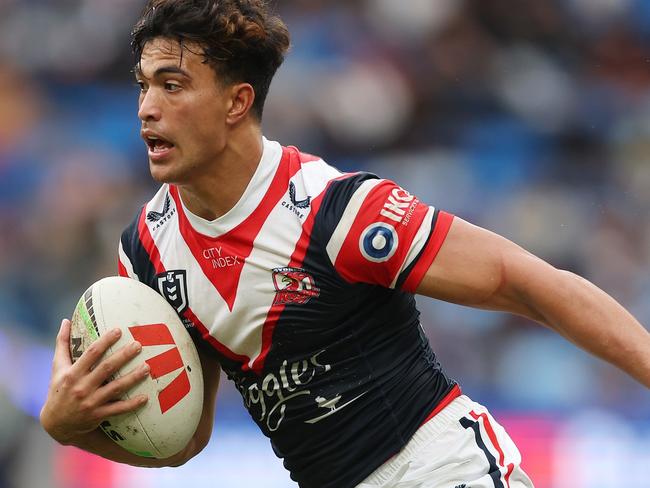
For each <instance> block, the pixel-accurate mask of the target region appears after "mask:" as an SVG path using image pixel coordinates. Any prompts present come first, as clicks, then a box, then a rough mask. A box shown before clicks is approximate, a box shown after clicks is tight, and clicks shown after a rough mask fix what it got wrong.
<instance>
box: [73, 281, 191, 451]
mask: <svg viewBox="0 0 650 488" xmlns="http://www.w3.org/2000/svg"><path fill="white" fill-rule="evenodd" d="M114 328H119V329H121V330H122V335H121V337H120V339H119V340H118V341H117V342H116V343H115V344H114V345H113V346H111V348H110V349H109V350H108V351H107V352H106V355H110V354H112V353H113V352H115V351H117V350H119V349H120V348H121V347H122V346H125V345H127V344H129V343H131V342H134V341H136V340H137V341H138V342H140V343H141V344H142V352H141V353H140V354H138V355H137V356H136V357H135V358H134V359H132V360H131V361H129V362H128V363H127V364H125V365H124V366H123V367H122V368H121V369H120V370H119V371H118V372H117V373H116V374H115V375H114V376H113V379H116V378H119V377H120V376H122V375H125V374H127V373H129V372H130V371H132V370H133V369H135V368H137V367H139V366H140V365H141V364H142V363H143V362H144V361H146V362H147V363H148V364H149V366H150V368H151V370H150V372H149V376H148V377H147V378H146V379H145V380H144V381H142V382H141V383H139V384H138V385H136V386H135V387H134V388H132V389H131V390H129V391H128V392H127V393H126V394H125V395H124V397H123V398H131V397H133V396H136V395H140V394H144V395H146V396H147V397H148V398H149V401H148V402H147V403H146V404H145V405H144V406H143V407H142V408H140V409H138V410H136V411H135V412H131V413H128V414H124V415H119V416H115V417H111V418H109V419H107V420H105V421H104V422H103V423H102V424H101V425H100V427H101V429H102V430H103V431H104V432H105V433H106V435H108V436H109V437H110V438H111V439H113V441H115V442H116V443H117V444H118V445H120V446H121V447H123V448H124V449H126V450H127V451H129V452H131V453H133V454H136V455H138V456H143V457H154V458H166V457H169V456H172V455H174V454H176V453H178V452H179V451H181V450H182V449H183V448H184V447H185V446H186V445H187V443H188V442H189V440H190V439H191V438H192V436H193V435H194V433H195V431H196V428H197V426H198V424H199V420H200V418H201V412H202V410H203V375H202V371H201V363H200V361H199V356H198V353H197V351H196V347H195V346H194V343H193V342H192V339H191V337H190V335H189V333H188V332H187V330H185V327H184V326H183V323H182V322H181V320H180V319H179V317H178V315H177V314H176V311H175V310H174V308H173V307H172V306H171V305H170V304H169V303H167V301H166V300H165V299H164V298H163V297H162V296H160V295H159V294H158V293H156V292H155V291H154V290H153V289H151V288H150V287H148V286H147V285H145V284H143V283H140V282H139V281H136V280H133V279H130V278H122V277H118V276H113V277H109V278H104V279H102V280H99V281H97V282H96V283H94V284H93V285H91V286H90V288H88V290H86V292H85V293H84V294H83V296H82V297H81V299H80V300H79V303H78V304H77V306H76V308H75V311H74V314H73V315H72V328H71V331H70V353H71V355H72V358H73V361H75V360H76V359H78V358H79V357H80V356H81V354H82V353H83V351H85V350H86V348H87V347H88V346H89V345H90V344H91V343H92V342H93V341H95V340H97V339H98V338H99V337H100V336H101V335H102V334H104V333H106V332H108V331H110V330H112V329H114Z"/></svg>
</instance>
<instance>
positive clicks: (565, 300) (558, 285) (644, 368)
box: [522, 263, 650, 388]
mask: <svg viewBox="0 0 650 488" xmlns="http://www.w3.org/2000/svg"><path fill="white" fill-rule="evenodd" d="M544 264H545V263H544ZM546 266H548V265H546ZM547 273H548V275H549V278H550V279H551V282H539V283H538V282H537V281H538V280H535V281H534V282H529V283H528V286H527V287H526V289H525V290H524V291H523V292H522V297H523V299H524V301H525V303H526V304H527V305H528V307H529V311H530V312H532V313H529V314H527V315H529V317H530V318H532V319H534V320H537V321H539V322H541V323H543V324H544V325H547V326H548V327H550V328H551V329H553V330H555V331H557V332H558V333H559V334H561V335H563V336H564V337H566V338H567V339H569V340H570V341H572V342H573V343H575V344H576V345H578V346H579V347H581V348H583V349H585V350H586V351H588V352H590V353H592V354H594V355H596V356H598V357H600V358H602V359H604V360H605V361H608V362H610V363H612V364H614V365H615V366H617V367H619V368H620V369H622V370H624V371H626V372H627V373H628V374H630V375H631V376H633V377H634V378H636V379H637V380H638V381H640V382H641V383H643V384H644V385H645V386H647V387H649V388H650V333H648V331H647V330H646V329H645V328H644V327H643V326H642V325H641V324H640V323H639V322H638V321H637V320H636V319H635V318H634V317H633V316H632V315H631V314H630V313H629V312H628V311H627V310H625V309H624V308H623V307H622V306H621V305H620V304H619V303H618V302H616V300H614V299H613V298H612V297H611V296H609V295H608V294H607V293H605V292H604V291H602V290H601V289H599V288H598V287H597V286H595V285H594V284H592V283H590V282H589V281H587V280H585V279H584V278H581V277H579V276H577V275H575V274H573V273H570V272H568V271H559V270H555V269H552V271H548V272H547Z"/></svg>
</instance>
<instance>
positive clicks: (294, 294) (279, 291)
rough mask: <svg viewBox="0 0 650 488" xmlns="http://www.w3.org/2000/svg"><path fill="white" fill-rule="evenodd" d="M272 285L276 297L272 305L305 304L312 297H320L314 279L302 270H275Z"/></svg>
mask: <svg viewBox="0 0 650 488" xmlns="http://www.w3.org/2000/svg"><path fill="white" fill-rule="evenodd" d="M273 285H274V286H275V290H276V295H275V300H274V301H273V305H281V304H284V303H297V304H300V305H302V304H304V303H307V302H308V301H309V300H310V299H311V298H312V297H317V296H319V295H320V289H319V288H318V287H316V284H315V282H314V277H313V276H312V275H310V274H309V273H307V272H306V271H305V270H304V269H302V268H275V269H274V270H273Z"/></svg>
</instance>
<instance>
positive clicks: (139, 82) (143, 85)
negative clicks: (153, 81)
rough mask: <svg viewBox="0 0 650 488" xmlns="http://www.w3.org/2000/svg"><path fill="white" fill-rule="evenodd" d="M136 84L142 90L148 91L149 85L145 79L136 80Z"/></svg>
mask: <svg viewBox="0 0 650 488" xmlns="http://www.w3.org/2000/svg"><path fill="white" fill-rule="evenodd" d="M134 85H135V86H137V87H138V88H140V91H141V92H146V91H147V86H146V85H145V84H144V81H136V82H135V83H134Z"/></svg>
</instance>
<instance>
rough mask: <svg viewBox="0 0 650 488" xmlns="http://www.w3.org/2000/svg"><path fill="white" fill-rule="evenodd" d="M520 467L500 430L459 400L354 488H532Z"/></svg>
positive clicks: (477, 406)
mask: <svg viewBox="0 0 650 488" xmlns="http://www.w3.org/2000/svg"><path fill="white" fill-rule="evenodd" d="M520 464H521V454H519V450H518V449H517V447H516V446H515V444H514V442H512V439H510V436H508V434H507V433H506V431H505V430H504V429H503V427H501V426H500V425H499V424H498V423H497V422H496V421H495V420H494V418H493V417H492V415H490V414H489V413H488V411H487V409H486V408H485V407H483V406H482V405H480V404H478V403H476V402H473V401H472V400H470V399H469V398H468V397H466V396H464V395H461V396H459V397H458V398H456V399H455V400H453V401H452V402H451V403H450V404H449V405H448V406H447V407H445V408H444V409H443V410H442V411H441V412H439V413H438V414H437V415H436V416H435V417H433V418H432V419H431V420H429V421H428V422H427V423H426V424H424V425H423V426H422V427H420V428H419V429H418V430H417V431H416V433H415V434H414V435H413V437H412V438H411V440H410V441H409V442H408V444H406V446H404V448H403V449H402V450H401V451H400V452H399V453H398V454H396V455H395V456H393V457H392V458H391V459H389V460H388V461H386V462H385V463H384V464H382V465H381V466H380V467H379V468H377V469H376V470H375V471H374V472H373V473H372V474H371V475H370V476H368V477H367V478H366V479H365V480H364V481H363V482H362V483H361V484H359V485H357V488H533V483H532V482H531V481H530V478H528V476H527V475H526V473H524V472H523V470H522V469H521V467H520Z"/></svg>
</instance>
